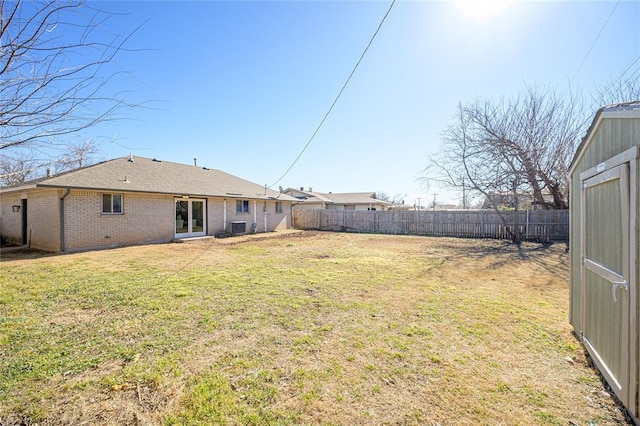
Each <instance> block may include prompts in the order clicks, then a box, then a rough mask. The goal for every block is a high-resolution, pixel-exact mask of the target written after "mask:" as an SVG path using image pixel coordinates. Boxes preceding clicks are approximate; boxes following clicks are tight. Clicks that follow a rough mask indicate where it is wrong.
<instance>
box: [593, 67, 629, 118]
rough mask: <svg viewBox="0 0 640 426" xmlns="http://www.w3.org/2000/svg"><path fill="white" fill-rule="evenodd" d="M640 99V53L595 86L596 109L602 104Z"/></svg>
mask: <svg viewBox="0 0 640 426" xmlns="http://www.w3.org/2000/svg"><path fill="white" fill-rule="evenodd" d="M633 101H640V55H638V56H637V57H636V58H635V59H634V60H633V61H632V62H631V63H630V64H629V65H628V66H627V67H626V68H625V69H624V71H623V72H622V73H621V74H620V75H619V76H618V78H616V79H611V81H608V82H606V83H604V84H602V85H600V86H597V87H596V90H595V95H594V102H595V104H596V109H597V108H600V107H602V106H604V105H610V104H618V103H623V102H633Z"/></svg>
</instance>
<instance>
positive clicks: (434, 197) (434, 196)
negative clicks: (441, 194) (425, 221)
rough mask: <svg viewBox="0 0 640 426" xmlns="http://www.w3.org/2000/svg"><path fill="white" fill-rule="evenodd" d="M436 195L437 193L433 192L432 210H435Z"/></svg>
mask: <svg viewBox="0 0 640 426" xmlns="http://www.w3.org/2000/svg"><path fill="white" fill-rule="evenodd" d="M437 195H438V194H435V193H434V194H433V210H434V211H435V210H436V196H437Z"/></svg>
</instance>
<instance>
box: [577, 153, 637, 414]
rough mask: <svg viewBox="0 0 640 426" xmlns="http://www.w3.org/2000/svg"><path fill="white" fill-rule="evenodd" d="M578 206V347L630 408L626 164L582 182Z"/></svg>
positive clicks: (632, 370) (631, 373)
mask: <svg viewBox="0 0 640 426" xmlns="http://www.w3.org/2000/svg"><path fill="white" fill-rule="evenodd" d="M581 202H582V206H581V207H582V209H581V212H582V213H581V214H582V218H581V234H582V235H581V237H582V238H581V240H582V247H581V252H582V253H581V256H582V268H581V286H582V292H581V293H582V321H583V323H582V338H583V342H584V345H585V347H586V348H587V350H588V351H589V354H590V355H591V357H592V358H593V360H594V362H595V363H596V365H597V366H598V368H599V369H600V371H601V373H602V374H603V376H605V378H606V379H607V381H608V382H609V385H610V386H611V388H612V389H613V390H614V391H615V393H616V395H617V396H618V397H619V398H620V400H621V401H622V402H623V403H624V404H625V405H626V406H627V407H633V406H635V404H633V402H634V401H633V399H634V398H635V363H633V364H632V359H631V358H632V357H631V356H630V350H632V348H631V346H630V342H631V339H630V337H631V334H630V333H631V331H630V317H629V308H630V300H631V297H630V294H631V292H630V289H629V286H630V282H629V281H630V278H629V272H630V268H629V252H630V235H629V229H630V226H629V222H630V216H629V207H630V200H629V165H628V163H625V164H622V165H619V166H616V167H613V168H610V169H608V170H605V171H602V172H600V173H597V174H595V175H593V176H590V177H583V180H582V194H581ZM633 294H635V291H634V292H633Z"/></svg>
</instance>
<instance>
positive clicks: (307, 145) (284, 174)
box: [269, 0, 396, 188]
mask: <svg viewBox="0 0 640 426" xmlns="http://www.w3.org/2000/svg"><path fill="white" fill-rule="evenodd" d="M395 3H396V0H393V1H392V2H391V5H390V6H389V9H388V10H387V13H385V14H384V16H383V17H382V20H381V21H380V24H379V25H378V28H376V31H375V32H374V33H373V36H371V40H369V43H368V44H367V47H365V49H364V51H363V52H362V55H360V59H358V62H356V65H355V66H354V67H353V69H352V70H351V74H349V77H348V78H347V81H345V82H344V84H343V85H342V89H340V92H338V96H336V98H335V99H334V101H333V103H332V104H331V106H330V107H329V110H328V111H327V113H326V114H325V115H324V117H323V118H322V121H320V124H318V127H316V130H315V131H314V132H313V134H312V135H311V137H310V138H309V140H308V141H307V143H306V145H305V146H304V147H303V148H302V150H301V151H300V153H299V154H298V156H297V157H296V159H295V160H293V163H291V165H290V166H289V168H288V169H287V170H286V171H285V172H284V173H283V174H282V176H280V177H279V178H278V180H276V181H275V182H274V183H272V184H271V185H270V186H269V188H272V187H273V186H274V185H276V184H277V183H278V182H280V181H281V180H282V179H283V178H284V177H285V176H286V175H287V174H288V173H289V172H290V171H291V169H292V168H293V166H295V165H296V163H297V162H298V160H299V159H300V157H302V154H304V152H305V151H306V150H307V148H308V147H309V145H310V144H311V141H313V139H314V138H315V137H316V134H318V131H320V128H321V127H322V125H323V124H324V122H325V121H326V120H327V117H329V114H331V110H333V107H334V106H335V105H336V103H337V102H338V99H340V96H341V95H342V92H344V89H345V88H346V87H347V84H349V81H350V80H351V77H353V75H354V74H355V72H356V70H357V69H358V66H359V65H360V62H362V59H363V58H364V55H366V54H367V51H368V50H369V47H370V46H371V44H372V43H373V40H374V39H375V38H376V35H378V32H379V31H380V28H382V24H384V21H385V20H386V19H387V16H389V12H391V8H393V5H394V4H395Z"/></svg>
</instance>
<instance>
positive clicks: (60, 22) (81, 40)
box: [0, 0, 133, 161]
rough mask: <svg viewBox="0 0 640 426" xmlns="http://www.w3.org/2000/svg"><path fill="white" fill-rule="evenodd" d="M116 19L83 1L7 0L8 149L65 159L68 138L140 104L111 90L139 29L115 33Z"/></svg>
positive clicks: (0, 25) (2, 37)
mask: <svg viewBox="0 0 640 426" xmlns="http://www.w3.org/2000/svg"><path fill="white" fill-rule="evenodd" d="M111 17H112V15H110V14H108V13H106V12H103V11H100V10H96V9H94V8H93V7H92V6H89V5H87V4H85V3H84V2H83V1H81V0H80V1H76V0H63V1H55V0H49V1H44V2H35V1H28V2H27V1H21V0H17V1H5V0H0V152H4V153H5V154H6V153H7V152H8V151H13V155H12V157H13V158H14V159H15V158H20V157H24V156H25V155H26V153H28V152H34V151H35V152H38V156H43V155H45V156H48V157H49V160H51V159H52V158H60V157H64V156H65V155H66V151H65V149H66V146H65V142H64V140H63V139H64V137H66V136H67V135H70V134H74V133H78V132H80V131H82V130H85V129H87V128H90V127H92V126H94V125H96V124H98V123H100V122H103V121H105V120H111V119H115V118H117V117H116V113H117V112H118V111H120V110H121V108H123V107H129V106H132V104H131V103H129V102H128V101H127V99H126V95H125V93H121V92H120V93H118V92H115V93H112V92H110V87H109V86H110V84H109V83H110V81H111V80H112V79H113V78H114V77H115V76H116V75H118V74H119V73H120V72H122V71H119V70H117V69H116V68H114V67H113V66H111V63H112V62H113V59H114V58H115V56H116V55H117V54H118V53H119V52H120V51H122V50H123V49H124V47H123V46H124V44H125V42H126V41H127V40H128V39H129V37H130V36H131V35H132V34H133V33H128V34H126V35H124V36H122V35H119V34H111V33H109V32H107V30H106V26H105V23H106V22H107V21H108V20H109V18H111ZM16 151H17V152H16ZM5 161H6V158H5Z"/></svg>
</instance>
